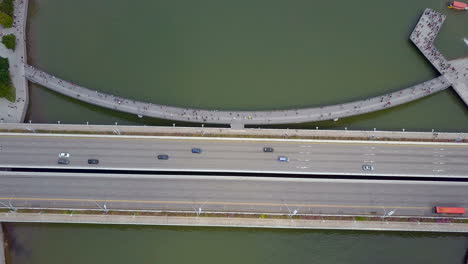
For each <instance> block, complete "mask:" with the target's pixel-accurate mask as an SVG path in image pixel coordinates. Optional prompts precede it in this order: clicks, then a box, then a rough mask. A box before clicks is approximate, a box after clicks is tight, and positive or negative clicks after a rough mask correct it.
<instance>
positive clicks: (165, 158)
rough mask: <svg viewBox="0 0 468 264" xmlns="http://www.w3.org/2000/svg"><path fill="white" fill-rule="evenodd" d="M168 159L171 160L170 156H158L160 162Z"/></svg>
mask: <svg viewBox="0 0 468 264" xmlns="http://www.w3.org/2000/svg"><path fill="white" fill-rule="evenodd" d="M168 159H169V155H166V154H160V155H158V160H168Z"/></svg>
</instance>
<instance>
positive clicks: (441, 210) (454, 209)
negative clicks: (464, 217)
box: [434, 206, 466, 214]
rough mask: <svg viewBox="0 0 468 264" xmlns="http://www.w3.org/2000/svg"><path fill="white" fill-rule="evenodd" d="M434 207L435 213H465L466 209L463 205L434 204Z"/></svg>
mask: <svg viewBox="0 0 468 264" xmlns="http://www.w3.org/2000/svg"><path fill="white" fill-rule="evenodd" d="M434 209H435V212H436V213H437V214H465V213H466V210H465V208H463V207H441V206H436V207H435V208H434Z"/></svg>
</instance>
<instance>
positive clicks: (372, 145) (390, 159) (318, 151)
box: [0, 134, 468, 179]
mask: <svg viewBox="0 0 468 264" xmlns="http://www.w3.org/2000/svg"><path fill="white" fill-rule="evenodd" d="M0 145H1V148H2V150H1V151H0V167H6V168H10V167H20V168H61V169H64V168H65V169H75V168H76V169H90V168H92V169H113V170H133V171H134V170H150V171H188V172H194V171H197V172H212V171H215V172H244V173H251V172H255V173H277V174H305V175H341V176H343V177H350V178H353V177H355V176H363V175H366V176H368V175H374V176H382V177H386V176H401V177H405V176H414V177H431V176H432V177H461V178H465V179H466V178H468V163H467V162H466V161H467V160H468V144H467V143H418V142H372V141H371V142H356V141H338V140H337V141H317V140H281V139H277V140H275V139H266V140H261V139H248V138H231V139H222V138H206V137H200V138H188V137H126V136H111V137H109V136H101V137H99V136H96V135H44V134H36V135H31V134H29V135H18V134H16V135H15V134H7V135H0ZM193 147H198V148H201V149H202V150H203V153H201V154H192V153H191V148H193ZM263 147H272V148H274V152H273V153H264V152H263ZM61 152H68V153H70V158H69V160H70V164H69V165H58V164H57V160H58V154H59V153H61ZM159 154H167V155H169V160H158V159H157V158H156V156H157V155H159ZM278 156H287V157H289V162H279V161H277V158H278ZM90 158H95V159H99V165H89V164H88V163H87V160H88V159H90ZM363 164H370V165H372V166H373V167H374V170H372V171H364V170H363V169H362V165H363Z"/></svg>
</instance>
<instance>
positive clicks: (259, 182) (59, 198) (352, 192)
mask: <svg viewBox="0 0 468 264" xmlns="http://www.w3.org/2000/svg"><path fill="white" fill-rule="evenodd" d="M467 190H468V182H420V181H388V180H379V181H376V180H374V181H369V180H357V179H353V180H328V179H294V178H290V179H287V178H254V177H248V178H247V177H232V176H231V177H220V176H197V177H193V176H177V175H168V176H165V175H144V176H142V175H132V174H126V175H112V174H110V175H109V174H108V175H102V174H89V173H49V172H40V173H37V172H5V171H4V172H0V207H4V208H5V207H12V208H21V207H35V208H39V207H40V208H71V209H95V210H96V209H98V210H99V209H104V208H107V209H130V210H138V209H140V210H165V211H166V210H167V211H179V210H181V211H192V212H195V211H198V210H200V209H199V208H201V211H202V212H209V211H216V212H260V213H287V214H292V213H294V211H295V210H297V213H298V214H319V213H320V214H376V215H383V214H385V213H387V214H388V213H389V212H391V211H394V215H426V216H429V215H435V214H434V213H433V211H432V210H433V206H436V205H439V206H456V207H465V208H467V207H468V192H467Z"/></svg>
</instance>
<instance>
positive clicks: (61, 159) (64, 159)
mask: <svg viewBox="0 0 468 264" xmlns="http://www.w3.org/2000/svg"><path fill="white" fill-rule="evenodd" d="M57 163H58V164H63V165H68V164H70V160H69V159H67V158H60V159H58V161H57Z"/></svg>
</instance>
